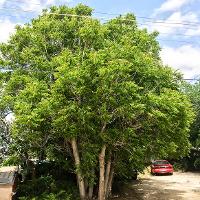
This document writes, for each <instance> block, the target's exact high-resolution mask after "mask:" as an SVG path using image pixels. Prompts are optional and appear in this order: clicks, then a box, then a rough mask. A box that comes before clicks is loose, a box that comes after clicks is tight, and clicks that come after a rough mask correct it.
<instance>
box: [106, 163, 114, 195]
mask: <svg viewBox="0 0 200 200" xmlns="http://www.w3.org/2000/svg"><path fill="white" fill-rule="evenodd" d="M113 176H114V166H112V167H111V171H110V176H109V180H108V188H107V191H106V198H108V197H109V196H110V195H111V192H112V182H113Z"/></svg>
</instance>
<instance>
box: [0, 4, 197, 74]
mask: <svg viewBox="0 0 200 200" xmlns="http://www.w3.org/2000/svg"><path fill="white" fill-rule="evenodd" d="M78 3H83V4H86V5H89V6H90V7H92V8H93V9H94V12H96V13H94V16H95V17H97V18H98V17H104V18H112V17H115V16H117V14H125V13H127V12H132V13H134V14H135V15H136V17H137V19H138V23H139V26H140V27H141V28H144V27H145V28H147V29H148V30H149V31H150V32H151V31H153V30H157V31H159V32H160V36H159V37H158V41H159V42H160V45H161V47H162V51H161V53H160V56H161V58H162V60H163V62H164V64H168V65H170V66H172V67H173V68H175V69H178V70H180V71H181V72H182V73H183V74H184V77H185V78H193V77H197V76H199V75H200V0H82V1H78V0H0V42H6V41H7V40H8V38H9V35H10V34H12V33H13V32H14V27H15V25H16V24H24V23H26V22H28V21H30V19H31V18H33V17H36V16H37V15H38V14H39V13H40V12H41V10H42V9H43V8H47V7H50V6H51V5H62V4H66V5H69V6H75V5H76V4H78ZM100 12H101V13H108V14H100ZM111 14H112V15H111ZM147 18H148V19H147Z"/></svg>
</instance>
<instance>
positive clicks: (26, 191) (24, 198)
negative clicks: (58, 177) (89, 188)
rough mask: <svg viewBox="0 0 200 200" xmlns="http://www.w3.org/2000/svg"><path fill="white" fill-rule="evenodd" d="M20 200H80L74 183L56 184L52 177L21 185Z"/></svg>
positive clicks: (19, 190)
mask: <svg viewBox="0 0 200 200" xmlns="http://www.w3.org/2000/svg"><path fill="white" fill-rule="evenodd" d="M18 195H19V199H20V200H28V199H31V200H40V199H41V200H47V199H48V200H72V199H78V197H77V189H76V188H75V185H74V183H72V182H70V180H69V181H68V182H67V181H65V182H59V183H58V182H56V181H55V180H54V179H53V178H52V177H51V176H46V177H40V178H38V179H35V180H33V181H27V182H25V183H22V184H20V185H19V188H18Z"/></svg>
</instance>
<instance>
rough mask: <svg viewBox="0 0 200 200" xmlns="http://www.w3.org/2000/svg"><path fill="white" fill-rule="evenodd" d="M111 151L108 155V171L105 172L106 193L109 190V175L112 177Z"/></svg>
mask: <svg viewBox="0 0 200 200" xmlns="http://www.w3.org/2000/svg"><path fill="white" fill-rule="evenodd" d="M111 156H112V155H111V151H110V152H109V155H108V161H107V166H106V173H105V186H104V187H105V189H104V190H105V194H107V191H108V181H109V177H110V168H111Z"/></svg>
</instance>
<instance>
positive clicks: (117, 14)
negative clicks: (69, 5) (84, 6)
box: [93, 11, 200, 25]
mask: <svg viewBox="0 0 200 200" xmlns="http://www.w3.org/2000/svg"><path fill="white" fill-rule="evenodd" d="M93 13H97V14H104V15H112V16H120V15H122V14H119V13H115V14H114V13H106V12H96V11H95V12H93ZM135 16H136V18H140V19H148V20H153V21H155V20H159V21H163V22H172V24H174V23H175V24H177V23H178V24H180V22H178V21H175V20H169V19H168V20H164V19H157V18H152V17H144V16H137V15H135ZM181 24H188V25H189V24H191V25H194V24H196V25H200V23H198V22H192V21H185V20H184V21H182V22H181Z"/></svg>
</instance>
